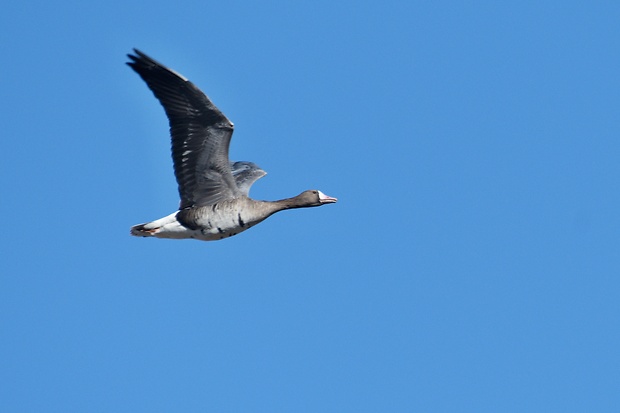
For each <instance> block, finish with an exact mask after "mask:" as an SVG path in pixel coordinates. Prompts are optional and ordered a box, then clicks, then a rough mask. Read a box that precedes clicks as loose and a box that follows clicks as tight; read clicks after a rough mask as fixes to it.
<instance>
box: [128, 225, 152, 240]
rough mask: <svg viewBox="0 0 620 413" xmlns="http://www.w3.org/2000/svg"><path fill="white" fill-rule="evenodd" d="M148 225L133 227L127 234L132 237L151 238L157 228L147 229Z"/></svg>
mask: <svg viewBox="0 0 620 413" xmlns="http://www.w3.org/2000/svg"><path fill="white" fill-rule="evenodd" d="M147 226H150V225H149V224H140V225H134V226H133V227H131V230H130V231H129V233H130V234H131V235H133V236H134V237H152V236H154V235H155V233H156V232H157V230H158V229H159V228H147Z"/></svg>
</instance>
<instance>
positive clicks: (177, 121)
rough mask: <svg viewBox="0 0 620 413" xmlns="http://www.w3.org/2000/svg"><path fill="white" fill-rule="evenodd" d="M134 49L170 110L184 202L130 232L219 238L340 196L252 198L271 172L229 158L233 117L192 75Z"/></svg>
mask: <svg viewBox="0 0 620 413" xmlns="http://www.w3.org/2000/svg"><path fill="white" fill-rule="evenodd" d="M133 50H134V53H135V54H134V55H132V54H128V55H127V56H128V57H129V59H130V61H129V62H127V64H128V65H129V66H130V67H131V68H132V69H133V70H134V71H135V72H136V73H138V75H140V77H141V78H142V80H144V81H145V82H146V84H147V86H148V87H149V89H151V91H152V92H153V94H155V97H156V98H157V99H158V100H159V102H160V103H161V105H162V106H163V107H164V110H165V112H166V115H167V116H168V121H169V123H170V135H171V138H172V160H173V164H174V175H175V177H176V180H177V183H178V188H179V196H180V198H181V202H180V206H179V210H178V211H175V212H173V213H172V214H170V215H168V216H165V217H163V218H160V219H158V220H155V221H152V222H148V223H144V224H140V225H134V226H133V227H131V235H134V236H137V237H156V238H172V239H185V238H193V239H197V240H202V241H214V240H220V239H223V238H227V237H232V236H233V235H237V234H239V233H240V232H243V231H245V230H247V229H248V228H251V227H253V226H254V225H256V224H258V223H260V222H261V221H263V220H265V219H266V218H268V217H270V216H271V215H273V214H275V213H276V212H279V211H283V210H286V209H293V208H306V207H316V206H321V205H325V204H331V203H334V202H336V201H337V199H336V198H333V197H330V196H327V195H325V194H324V193H323V192H321V191H319V190H316V189H314V190H308V191H304V192H302V193H301V194H299V195H297V196H295V197H292V198H286V199H281V200H279V201H258V200H254V199H251V198H250V197H249V191H250V187H251V186H252V184H254V182H256V180H258V179H260V178H262V177H263V176H265V175H266V174H267V173H266V172H265V171H264V170H262V169H261V168H260V167H258V165H256V164H255V163H252V162H245V161H240V162H230V160H229V159H228V148H229V146H230V139H231V137H232V134H233V123H232V122H231V121H230V120H228V118H227V117H226V116H224V114H223V113H222V112H221V111H220V110H219V109H218V108H217V107H216V106H215V105H214V104H213V102H211V100H210V99H209V98H208V97H207V96H206V95H205V94H204V93H203V92H202V91H201V90H200V89H198V88H197V87H196V86H195V85H194V84H193V83H192V82H190V81H189V80H188V79H186V78H185V77H183V76H182V75H180V74H179V73H177V72H175V71H174V70H172V69H170V68H168V67H166V66H164V65H162V64H161V63H159V62H157V61H155V60H154V59H152V58H150V57H149V56H147V55H146V54H144V53H142V52H141V51H139V50H137V49H133Z"/></svg>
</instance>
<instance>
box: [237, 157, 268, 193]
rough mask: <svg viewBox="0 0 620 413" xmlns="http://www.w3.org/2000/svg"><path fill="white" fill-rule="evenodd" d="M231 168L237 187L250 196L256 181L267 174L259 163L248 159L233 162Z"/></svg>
mask: <svg viewBox="0 0 620 413" xmlns="http://www.w3.org/2000/svg"><path fill="white" fill-rule="evenodd" d="M230 170H231V171H232V175H233V178H235V183H236V184H237V188H239V190H240V191H241V192H242V193H243V195H245V196H250V187H251V186H252V184H254V182H256V181H257V180H258V179H260V178H262V177H263V176H265V175H267V172H265V171H263V170H262V169H261V168H260V167H259V166H258V165H256V164H255V163H253V162H246V161H238V162H231V163H230Z"/></svg>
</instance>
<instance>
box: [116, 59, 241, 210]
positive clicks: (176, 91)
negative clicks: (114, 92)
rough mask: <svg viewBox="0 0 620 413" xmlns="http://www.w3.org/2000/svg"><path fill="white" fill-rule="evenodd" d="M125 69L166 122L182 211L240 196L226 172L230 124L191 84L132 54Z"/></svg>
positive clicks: (229, 172)
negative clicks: (147, 93)
mask: <svg viewBox="0 0 620 413" xmlns="http://www.w3.org/2000/svg"><path fill="white" fill-rule="evenodd" d="M134 52H135V54H136V56H134V55H127V56H128V57H129V59H131V62H127V64H128V65H129V66H130V67H131V68H132V69H133V70H135V71H136V73H138V74H139V75H140V77H141V78H142V79H143V80H144V81H145V82H146V84H147V85H148V87H149V89H151V90H152V91H153V93H154V94H155V97H156V98H157V99H158V100H159V102H160V103H161V104H162V106H163V107H164V110H165V111H166V115H167V116H168V120H169V122H170V135H171V136H172V160H173V162H174V175H175V176H176V178H177V183H178V184H179V195H180V197H181V205H180V209H183V208H187V207H191V206H202V205H211V204H215V203H217V202H219V201H222V200H225V199H232V198H236V197H238V196H240V195H241V192H240V191H239V189H238V187H237V185H236V184H235V180H234V178H233V176H232V173H231V170H230V163H229V161H228V147H229V146H230V139H231V137H232V133H233V124H232V122H231V121H229V120H228V119H227V118H226V116H224V114H223V113H222V112H220V110H219V109H218V108H217V107H216V106H215V105H214V104H213V102H211V101H210V100H209V98H208V97H207V96H206V95H205V94H204V93H202V92H201V91H200V89H198V88H197V87H196V86H195V85H194V84H193V83H192V82H190V81H189V80H187V79H186V78H184V77H183V76H181V75H179V74H178V73H176V72H174V71H173V70H171V69H169V68H167V67H165V66H163V65H162V64H161V63H159V62H157V61H155V60H153V59H151V58H150V57H148V56H147V55H145V54H144V53H142V52H141V51H139V50H137V49H134Z"/></svg>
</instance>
